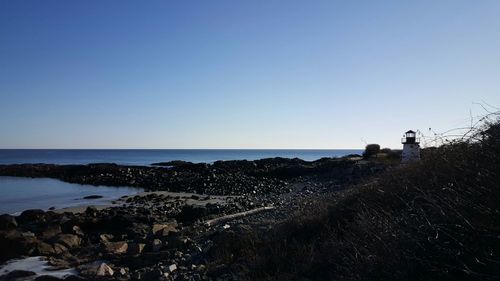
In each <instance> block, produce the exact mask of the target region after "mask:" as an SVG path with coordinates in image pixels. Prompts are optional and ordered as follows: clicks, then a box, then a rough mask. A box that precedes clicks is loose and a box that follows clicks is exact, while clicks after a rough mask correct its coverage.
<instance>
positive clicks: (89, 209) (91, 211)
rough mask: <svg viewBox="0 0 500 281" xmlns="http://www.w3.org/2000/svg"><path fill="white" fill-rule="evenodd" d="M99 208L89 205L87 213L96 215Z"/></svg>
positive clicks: (92, 215)
mask: <svg viewBox="0 0 500 281" xmlns="http://www.w3.org/2000/svg"><path fill="white" fill-rule="evenodd" d="M97 212H98V211H97V208H96V207H94V206H88V207H87V209H86V210H85V214H86V215H87V216H91V217H95V216H96V215H97Z"/></svg>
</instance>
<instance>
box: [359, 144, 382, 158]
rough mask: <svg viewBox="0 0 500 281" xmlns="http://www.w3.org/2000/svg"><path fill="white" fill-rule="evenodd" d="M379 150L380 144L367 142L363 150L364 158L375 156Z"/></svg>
mask: <svg viewBox="0 0 500 281" xmlns="http://www.w3.org/2000/svg"><path fill="white" fill-rule="evenodd" d="M379 152H380V145H378V144H368V145H367V146H366V147H365V152H363V157H364V158H370V157H373V156H376V155H377V154H378V153H379Z"/></svg>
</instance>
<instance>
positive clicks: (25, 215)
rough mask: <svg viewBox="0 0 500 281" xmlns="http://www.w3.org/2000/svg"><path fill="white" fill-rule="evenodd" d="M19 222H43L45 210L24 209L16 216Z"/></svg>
mask: <svg viewBox="0 0 500 281" xmlns="http://www.w3.org/2000/svg"><path fill="white" fill-rule="evenodd" d="M17 221H19V223H21V224H23V223H29V222H35V223H39V222H45V211H43V210H40V209H31V210H26V211H24V212H22V213H21V215H20V216H19V217H18V218H17Z"/></svg>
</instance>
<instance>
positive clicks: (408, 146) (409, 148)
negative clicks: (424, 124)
mask: <svg viewBox="0 0 500 281" xmlns="http://www.w3.org/2000/svg"><path fill="white" fill-rule="evenodd" d="M401 143H402V144H403V155H402V159H401V162H402V163H409V162H414V161H419V160H420V145H419V144H420V140H419V139H417V137H416V133H415V132H414V131H412V130H409V131H408V132H406V133H405V134H404V135H403V139H402V140H401Z"/></svg>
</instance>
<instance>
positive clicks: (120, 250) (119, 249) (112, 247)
mask: <svg viewBox="0 0 500 281" xmlns="http://www.w3.org/2000/svg"><path fill="white" fill-rule="evenodd" d="M104 247H105V249H106V251H107V252H108V253H110V254H124V253H126V252H127V249H128V243H127V242H125V241H120V242H106V243H104Z"/></svg>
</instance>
